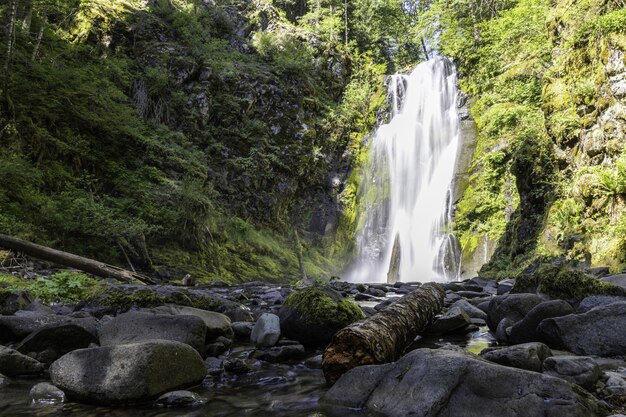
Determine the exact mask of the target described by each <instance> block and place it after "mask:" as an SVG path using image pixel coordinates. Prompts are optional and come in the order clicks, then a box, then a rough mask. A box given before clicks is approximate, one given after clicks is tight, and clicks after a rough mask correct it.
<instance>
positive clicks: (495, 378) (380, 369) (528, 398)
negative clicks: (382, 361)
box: [323, 349, 606, 417]
mask: <svg viewBox="0 0 626 417" xmlns="http://www.w3.org/2000/svg"><path fill="white" fill-rule="evenodd" d="M323 402H324V403H325V404H327V405H328V406H329V411H330V412H331V415H337V416H339V415H347V413H348V411H349V409H361V410H363V413H364V414H367V413H372V414H376V415H380V416H387V417H405V416H409V415H414V416H429V417H444V416H463V417H519V416H548V415H549V416H551V417H571V416H585V417H599V416H602V415H604V414H605V413H606V408H605V406H604V405H602V403H600V402H598V400H596V399H595V398H594V397H593V396H591V395H590V394H588V393H586V392H585V391H583V390H581V389H576V388H574V386H572V385H570V384H569V383H568V382H566V381H563V380H561V379H558V378H553V377H550V376H547V375H543V374H540V373H536V372H529V371H525V370H520V369H515V368H509V367H504V366H500V365H497V364H493V363H490V362H487V361H484V360H482V359H480V358H477V357H475V356H473V355H470V354H466V353H462V352H458V351H452V350H442V349H438V350H431V349H418V350H414V351H412V352H411V353H409V354H408V355H406V356H405V357H403V358H402V359H400V360H399V361H398V362H396V363H393V364H386V365H369V366H360V367H357V368H354V369H352V370H351V371H349V372H347V373H346V374H344V375H343V376H342V377H341V378H340V379H339V381H337V382H336V383H335V385H334V386H333V387H332V388H331V389H330V390H329V391H328V393H327V394H326V395H325V397H324V399H323Z"/></svg>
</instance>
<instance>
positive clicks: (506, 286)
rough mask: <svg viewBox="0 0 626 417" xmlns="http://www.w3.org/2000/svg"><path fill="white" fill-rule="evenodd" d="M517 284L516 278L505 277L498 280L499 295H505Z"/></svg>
mask: <svg viewBox="0 0 626 417" xmlns="http://www.w3.org/2000/svg"><path fill="white" fill-rule="evenodd" d="M514 285H515V280H514V279H503V280H502V281H500V282H498V295H504V294H508V293H509V292H511V290H512V289H513V286H514Z"/></svg>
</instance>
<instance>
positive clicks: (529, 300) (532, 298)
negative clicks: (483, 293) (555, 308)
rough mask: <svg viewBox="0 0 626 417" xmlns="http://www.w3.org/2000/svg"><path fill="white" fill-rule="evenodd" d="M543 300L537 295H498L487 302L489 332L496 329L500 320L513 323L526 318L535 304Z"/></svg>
mask: <svg viewBox="0 0 626 417" xmlns="http://www.w3.org/2000/svg"><path fill="white" fill-rule="evenodd" d="M544 301H545V300H544V299H543V298H542V297H541V296H539V295H537V294H508V295H498V296H497V297H494V298H493V299H492V300H491V301H490V302H489V307H488V312H487V325H488V326H489V329H490V330H491V331H495V330H496V329H497V328H498V324H499V323H500V320H502V319H504V318H508V319H510V320H512V321H513V322H514V323H516V322H518V321H520V320H522V319H523V318H524V317H526V314H528V312H529V311H530V310H532V309H533V307H535V306H536V305H537V304H541V303H542V302H544Z"/></svg>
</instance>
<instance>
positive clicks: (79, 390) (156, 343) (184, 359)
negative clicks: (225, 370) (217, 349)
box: [50, 340, 207, 405]
mask: <svg viewBox="0 0 626 417" xmlns="http://www.w3.org/2000/svg"><path fill="white" fill-rule="evenodd" d="M206 374H207V370H206V367H205V366H204V362H202V358H201V357H200V355H199V354H198V352H197V351H196V350H195V349H193V348H192V347H191V346H189V345H187V344H184V343H180V342H174V341H170V340H151V341H147V342H143V343H131V344H124V345H116V346H105V347H97V348H90V349H79V350H75V351H73V352H70V353H68V354H66V355H64V356H62V357H61V358H60V359H58V360H57V361H55V362H54V363H53V364H52V365H51V366H50V377H51V379H52V383H53V384H54V385H56V386H57V387H59V388H60V389H62V390H63V391H64V392H65V393H66V394H67V396H68V397H69V398H71V399H75V400H78V401H83V402H87V403H95V404H106V405H109V404H128V403H139V402H144V401H149V400H153V399H155V398H157V397H158V396H159V395H161V394H163V393H166V392H168V391H173V390H177V389H182V388H187V387H190V386H193V385H196V384H199V383H200V382H202V380H203V379H204V377H205V376H206Z"/></svg>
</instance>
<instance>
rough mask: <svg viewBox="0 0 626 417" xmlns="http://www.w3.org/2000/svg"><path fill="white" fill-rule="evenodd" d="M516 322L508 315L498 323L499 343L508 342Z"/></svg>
mask: <svg viewBox="0 0 626 417" xmlns="http://www.w3.org/2000/svg"><path fill="white" fill-rule="evenodd" d="M514 324H515V323H514V322H513V320H511V319H510V318H508V317H505V318H503V319H502V320H500V323H498V328H497V329H496V334H495V336H496V340H497V341H498V343H501V344H506V343H508V341H509V332H510V331H511V328H512V327H513V325H514Z"/></svg>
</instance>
